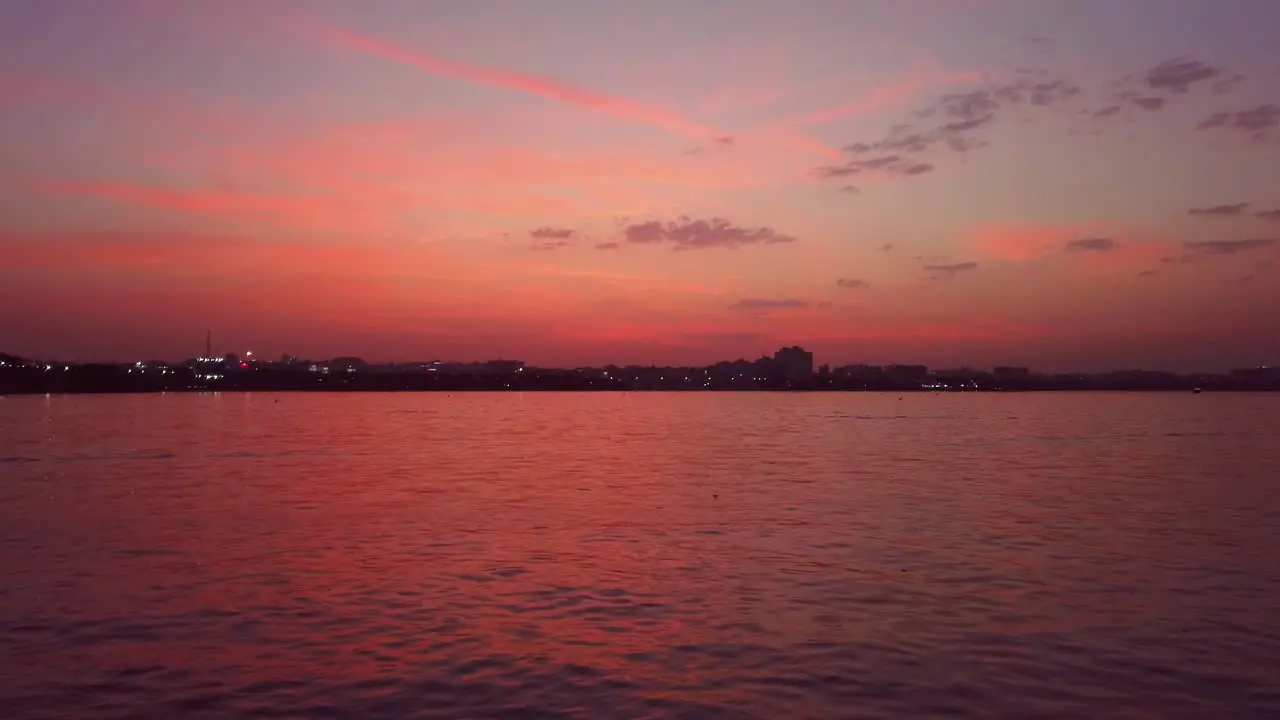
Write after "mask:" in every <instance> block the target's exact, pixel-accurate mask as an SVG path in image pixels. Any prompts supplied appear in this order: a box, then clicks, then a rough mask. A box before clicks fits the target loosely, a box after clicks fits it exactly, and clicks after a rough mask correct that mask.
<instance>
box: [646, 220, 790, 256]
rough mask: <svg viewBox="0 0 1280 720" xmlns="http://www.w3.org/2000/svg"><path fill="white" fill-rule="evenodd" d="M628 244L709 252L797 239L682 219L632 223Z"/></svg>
mask: <svg viewBox="0 0 1280 720" xmlns="http://www.w3.org/2000/svg"><path fill="white" fill-rule="evenodd" d="M623 237H624V238H625V239H626V241H627V242H629V243H632V244H637V245H656V244H661V243H666V244H669V245H671V246H672V247H673V248H674V249H676V250H701V249H706V248H728V249H736V248H740V247H743V246H746V245H779V244H786V243H793V242H795V241H796V239H795V238H794V237H792V236H790V235H784V234H782V233H780V232H778V231H776V230H774V229H773V228H770V227H757V228H744V227H740V226H737V225H734V224H733V223H731V222H729V221H728V220H725V219H724V218H712V219H710V220H693V219H690V218H688V217H684V216H681V217H680V218H677V219H676V220H673V221H670V222H666V223H663V222H659V221H657V220H650V221H647V222H641V223H633V224H631V225H628V226H627V227H626V228H625V229H624V230H623Z"/></svg>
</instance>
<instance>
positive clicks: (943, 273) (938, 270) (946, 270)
mask: <svg viewBox="0 0 1280 720" xmlns="http://www.w3.org/2000/svg"><path fill="white" fill-rule="evenodd" d="M977 269H978V263H976V262H961V263H951V264H949V265H925V266H924V271H925V272H926V273H929V274H930V275H931V276H932V278H933V279H934V280H950V279H951V278H953V277H955V276H956V275H959V274H960V273H966V272H971V271H973V270H977Z"/></svg>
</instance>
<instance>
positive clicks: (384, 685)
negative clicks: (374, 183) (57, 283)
mask: <svg viewBox="0 0 1280 720" xmlns="http://www.w3.org/2000/svg"><path fill="white" fill-rule="evenodd" d="M1278 667H1280V395H1276V396H1262V395H1225V394H1224V395H1214V394H1206V395H1198V396H1197V395H1191V394H1189V393H1188V394H1177V395H1137V394H1135V395H1127V394H1100V395H1092V394H1058V395H1050V394H1029V395H937V396H935V395H907V396H903V397H899V396H898V395H881V394H810V395H800V394H765V393H756V394H552V393H546V394H525V395H516V394H498V395H484V394H453V395H445V394H393V395H380V394H379V395H374V394H347V395H320V394H297V395H279V396H272V395H234V394H226V395H206V396H196V395H163V396H161V395H157V396H126V397H52V398H45V397H9V398H4V399H0V716H3V717H5V718H45V717H71V718H124V717H131V718H132V717H157V718H161V717H182V718H202V717H317V718H330V717H333V718H374V717H445V718H462V717H468V718H485V717H589V718H610V717H744V718H745V717H758V718H784V717H785V718H807V717H812V718H836V717H928V716H935V715H936V716H969V717H1171V718H1172V717H1201V718H1226V717H1230V718H1247V717H1263V716H1271V717H1276V716H1277V714H1280V679H1277V678H1278V677H1280V675H1277V673H1276V668H1278Z"/></svg>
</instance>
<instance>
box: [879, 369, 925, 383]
mask: <svg viewBox="0 0 1280 720" xmlns="http://www.w3.org/2000/svg"><path fill="white" fill-rule="evenodd" d="M884 374H885V375H887V376H889V378H890V379H892V380H927V379H929V367H928V366H927V365H890V366H888V367H886V368H885V369H884Z"/></svg>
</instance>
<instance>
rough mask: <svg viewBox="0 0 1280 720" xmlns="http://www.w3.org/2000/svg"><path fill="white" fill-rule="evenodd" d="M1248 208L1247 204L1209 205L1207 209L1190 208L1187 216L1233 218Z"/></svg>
mask: <svg viewBox="0 0 1280 720" xmlns="http://www.w3.org/2000/svg"><path fill="white" fill-rule="evenodd" d="M1248 208H1249V203H1247V202H1242V203H1233V204H1229V205H1210V206H1208V207H1198V208H1191V209H1190V210H1188V211H1187V214H1188V215H1195V216H1197V217H1235V216H1237V215H1243V214H1244V213H1245V210H1247V209H1248Z"/></svg>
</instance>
